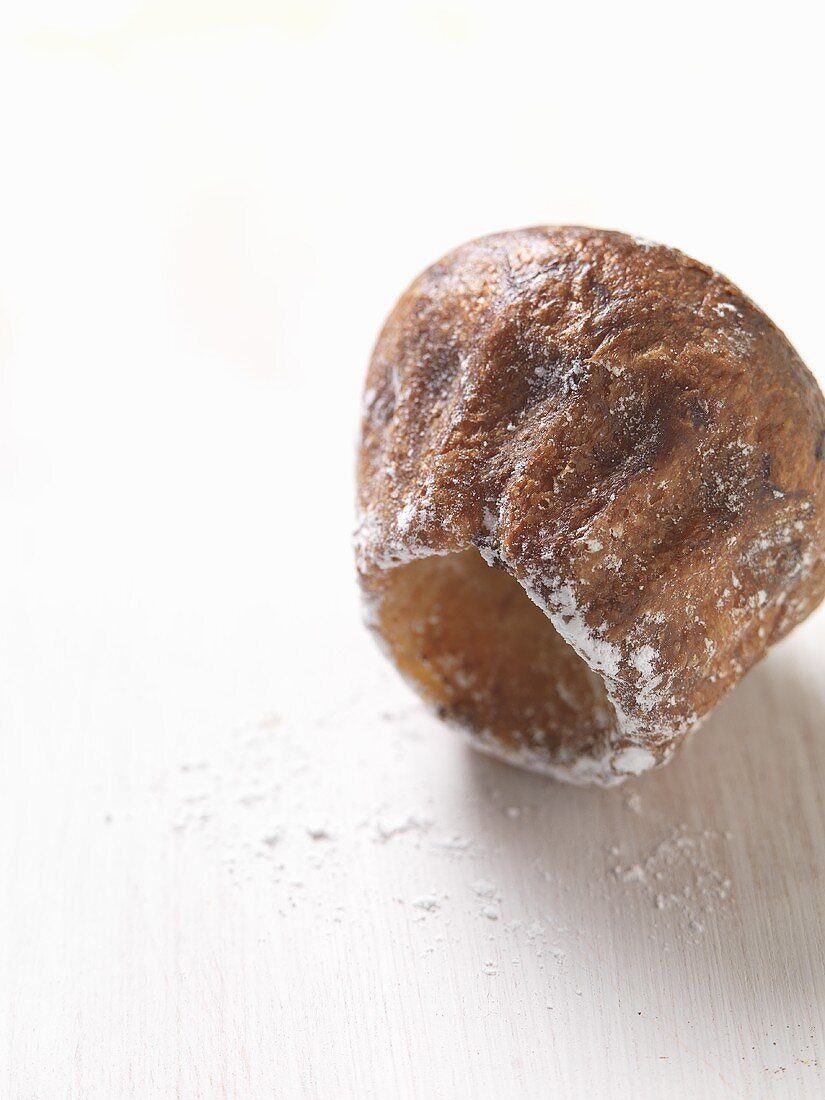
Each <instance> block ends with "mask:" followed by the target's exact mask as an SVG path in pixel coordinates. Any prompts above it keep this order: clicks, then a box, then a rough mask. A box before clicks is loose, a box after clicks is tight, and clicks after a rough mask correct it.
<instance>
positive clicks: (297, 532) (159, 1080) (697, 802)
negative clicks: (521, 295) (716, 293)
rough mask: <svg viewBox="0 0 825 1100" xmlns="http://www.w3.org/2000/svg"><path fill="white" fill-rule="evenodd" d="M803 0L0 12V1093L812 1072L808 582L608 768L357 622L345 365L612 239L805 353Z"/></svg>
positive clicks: (810, 226)
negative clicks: (485, 753) (463, 301)
mask: <svg viewBox="0 0 825 1100" xmlns="http://www.w3.org/2000/svg"><path fill="white" fill-rule="evenodd" d="M813 19H814V5H811V4H809V3H785V4H782V5H770V6H761V5H758V4H753V3H751V4H747V5H745V4H724V3H713V4H708V3H691V4H684V5H669V4H662V3H656V4H649V5H648V4H643V3H638V2H637V3H631V4H618V3H617V4H609V5H608V4H605V5H596V4H582V3H574V2H569V3H566V4H564V5H552V4H542V5H535V6H528V5H522V4H519V3H509V4H508V3H501V2H498V3H495V4H493V3H490V4H471V3H469V2H462V0H454V2H448V0H438V2H431V3H430V2H423V3H416V4H412V3H401V4H394V3H391V2H387V0H384V2H382V3H378V2H375V3H368V2H363V3H359V2H350V3H344V2H336V0H279V2H271V3H264V2H263V0H260V2H255V0H211V2H204V0H150V2H144V3H140V2H137V0H135V2H127V0H72V2H71V3H67V2H63V0H53V2H50V3H45V2H43V0H29V2H26V3H19V4H6V5H4V6H3V9H2V15H0V151H2V162H0V514H2V523H3V526H2V539H0V753H1V754H2V762H1V763H0V1095H2V1096H3V1097H10V1098H14V1100H16V1098H18V1097H19V1098H27V1100H29V1098H38V1100H39V1098H47V1100H51V1098H52V1097H54V1098H58V1097H59V1098H63V1097H71V1098H81V1100H86V1098H94V1100H96V1098H101V1100H116V1098H119V1097H141V1098H149V1097H169V1096H180V1097H185V1098H189V1097H224V1096H226V1097H250V1098H259V1097H276V1096H277V1097H285V1098H289V1100H291V1098H293V1097H322V1098H327V1097H335V1098H349V1097H357V1098H360V1097H367V1096H374V1097H382V1098H383V1097H392V1098H403V1097H414V1098H426V1100H429V1098H431V1097H458V1098H464V1097H466V1098H471V1097H472V1098H488V1097H490V1098H497V1097H510V1096H513V1097H516V1096H517V1097H520V1098H525V1097H526V1098H533V1097H542V1098H544V1097H553V1098H555V1097H564V1098H567V1097H583V1098H584V1097H587V1098H591V1097H597V1098H600V1100H601V1098H613V1097H617V1098H618V1097H642V1098H645V1097H676V1098H681V1097H689V1098H691V1100H693V1098H696V1097H701V1098H704V1097H710V1098H716V1097H720V1098H721V1097H725V1098H727V1097H747V1098H752V1097H763V1096H764V1097H783V1098H784V1097H794V1098H795V1097H819V1096H821V1095H822V1094H823V1091H824V1090H825V1073H824V1072H823V1064H825V1033H823V1028H825V953H824V952H823V946H824V941H825V934H823V927H825V887H823V880H822V871H821V868H822V862H823V857H825V841H824V840H823V829H825V805H823V799H822V794H821V792H822V789H823V778H824V777H825V744H823V732H824V731H823V724H825V721H824V720H825V684H823V680H825V677H823V671H822V656H821V654H822V645H823V642H825V622H823V613H821V612H820V613H819V615H817V616H815V617H814V618H813V619H812V620H810V621H809V623H807V624H806V625H805V626H804V627H802V628H801V629H800V630H799V631H798V632H797V633H796V634H795V635H794V637H793V638H792V639H791V640H789V641H788V642H787V643H786V644H785V645H784V646H783V647H781V649H780V651H779V652H777V653H776V654H775V655H773V656H772V657H771V658H770V659H769V660H768V661H767V662H766V663H765V664H764V665H763V666H761V667H760V668H759V669H758V670H757V671H755V672H754V673H753V674H752V675H751V676H750V677H749V678H748V680H747V682H746V683H744V684H743V685H742V686H741V687H740V689H739V690H738V691H737V692H736V693H735V695H734V697H732V698H731V700H730V701H729V702H728V703H726V704H725V705H724V707H723V708H722V709H721V710H720V712H719V713H718V715H717V716H715V717H714V718H713V719H712V721H711V722H709V724H708V725H707V727H706V728H705V729H704V730H703V731H702V732H701V733H700V734H699V735H697V737H696V738H695V740H694V742H693V743H692V744H691V745H690V746H689V747H688V749H687V750H686V751H685V752H684V753H683V754H682V756H681V757H680V758H679V759H677V760H676V761H675V762H674V763H673V764H672V766H670V767H669V768H668V769H666V770H664V771H662V772H660V773H657V774H655V775H652V776H649V777H647V778H644V779H642V780H640V781H638V782H636V783H635V784H633V785H627V786H625V787H624V788H622V789H621V790H619V791H612V792H592V791H578V790H574V789H567V788H563V787H559V786H557V785H554V784H552V783H550V782H547V781H545V780H542V779H539V778H537V777H533V776H530V775H526V774H522V773H519V772H516V771H513V770H511V769H508V768H506V767H504V766H502V765H499V764H496V763H493V762H491V761H488V760H485V759H483V758H479V757H477V756H476V755H475V754H473V753H471V752H470V751H468V750H467V749H466V748H464V746H463V745H462V744H460V743H459V742H458V741H457V740H456V739H455V738H454V736H453V735H452V734H450V733H448V732H447V731H445V730H443V729H441V728H440V727H439V726H438V724H437V723H436V722H434V721H433V720H431V719H429V718H428V717H426V716H425V714H424V713H423V711H422V709H421V708H420V706H419V704H418V703H417V701H416V700H415V699H414V698H413V697H412V696H411V695H410V694H409V692H408V691H407V690H406V689H405V688H404V687H403V686H401V685H400V684H399V683H398V681H397V679H396V678H395V675H394V673H393V671H392V670H391V669H390V668H389V667H388V666H387V665H386V664H385V663H384V661H383V659H382V657H381V656H380V654H379V653H378V651H377V650H376V649H375V647H374V646H373V644H372V642H371V641H370V639H369V638H368V637H366V635H365V633H364V631H363V629H362V628H361V626H360V623H359V621H358V610H357V601H356V598H355V591H354V585H353V580H352V565H351V556H350V549H349V535H350V528H351V522H352V512H351V497H352V484H351V482H352V468H353V455H354V443H355V438H356V425H357V416H358V406H359V388H360V382H361V378H362V375H363V371H364V369H365V365H366V362H367V359H368V356H369V352H370V347H371V343H372V341H373V339H374V337H375V334H376V332H377V329H378V327H379V325H380V323H381V321H382V319H383V317H384V315H385V314H386V312H387V311H388V310H389V308H390V307H391V305H392V303H393V301H394V299H395V297H396V296H397V294H398V293H399V292H400V291H401V290H402V289H403V287H404V286H405V285H406V283H407V282H409V280H410V279H411V278H412V277H413V276H414V275H415V274H416V273H417V271H418V270H420V269H421V268H422V267H424V266H425V265H426V264H427V263H429V262H431V261H432V260H433V259H434V258H436V257H437V256H438V255H440V254H441V253H443V252H444V251H446V250H447V249H448V248H450V247H452V246H454V245H455V244H458V243H460V242H461V241H462V240H464V239H466V238H468V237H471V236H475V235H479V234H482V233H485V232H489V231H493V230H497V229H502V228H508V227H517V226H520V225H527V224H535V223H557V222H577V223H585V224H595V225H601V226H608V227H614V228H620V229H625V230H628V231H630V232H633V233H635V234H640V235H644V236H648V237H652V238H655V239H659V240H663V241H665V242H667V243H669V244H672V245H676V246H678V247H681V248H683V249H684V250H686V251H688V252H690V253H691V254H693V255H695V256H697V257H698V258H700V259H702V260H705V261H706V262H709V263H711V264H713V265H714V266H716V267H718V268H720V269H721V270H723V271H724V272H725V273H726V274H728V275H729V276H730V277H731V278H733V279H734V281H736V282H738V283H739V284H740V285H742V286H743V288H744V289H745V290H746V291H747V292H748V293H749V294H751V295H752V296H753V297H754V298H755V299H756V300H757V301H758V302H759V303H760V304H761V305H762V306H763V307H764V308H765V309H766V310H767V311H768V312H769V313H770V314H771V315H772V316H773V317H774V319H775V320H776V321H777V322H778V323H779V324H780V326H781V327H783V328H784V329H785V331H786V332H787V333H788V335H789V336H790V338H791V339H792V341H793V342H794V343H795V344H796V346H797V348H798V349H799V351H800V353H801V354H802V356H803V358H805V359H806V361H807V362H808V363H809V364H810V366H811V367H812V369H814V370H815V371H817V370H819V371H820V378H822V377H823V374H822V363H823V351H825V346H824V345H823V336H822V319H821V314H822V304H821V297H822V277H821V261H820V257H821V256H822V254H823V251H825V231H823V221H822V201H821V195H822V164H821V147H822V99H823V82H822V65H821V56H820V54H821V38H820V36H819V34H818V32H817V31H816V29H815V26H814V22H813Z"/></svg>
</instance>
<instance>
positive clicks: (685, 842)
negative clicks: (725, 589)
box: [466, 645, 825, 1028]
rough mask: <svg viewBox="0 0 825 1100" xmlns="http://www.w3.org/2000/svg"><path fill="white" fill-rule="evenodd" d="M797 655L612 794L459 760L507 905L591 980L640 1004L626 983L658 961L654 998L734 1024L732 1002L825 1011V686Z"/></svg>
mask: <svg viewBox="0 0 825 1100" xmlns="http://www.w3.org/2000/svg"><path fill="white" fill-rule="evenodd" d="M798 652H799V653H801V649H800V650H799V651H797V649H796V648H795V647H794V646H793V645H791V646H789V647H781V648H780V651H779V652H775V653H774V654H772V655H771V656H770V657H769V658H768V659H767V660H766V661H764V662H763V663H762V664H761V665H760V666H758V667H757V668H756V669H754V670H753V672H751V673H750V675H749V676H747V677H746V678H745V679H744V680H743V682H742V683H741V684H740V685H739V686H738V687H737V689H736V690H735V691H734V692H733V693H732V694H731V696H730V697H729V698H728V699H727V700H726V701H725V702H724V703H723V704H722V706H721V707H720V708H719V709H718V711H717V712H716V713H715V714H714V715H713V717H712V718H710V719H709V720H708V722H707V723H706V724H705V726H704V727H703V728H701V729H700V730H699V731H698V732H697V733H696V734H695V735H694V736H693V737H692V739H690V740H689V741H688V743H687V744H686V745H684V746H683V747H682V749H681V751H680V752H679V753H678V754H677V755H676V756H675V757H674V758H673V760H672V762H671V763H670V764H668V765H667V766H666V767H664V768H662V769H660V770H658V771H656V772H652V773H648V774H647V775H645V776H643V777H641V778H639V779H636V780H630V781H628V782H627V783H625V784H624V785H623V786H621V787H618V788H613V789H610V790H598V789H592V788H575V787H570V786H566V785H564V784H560V783H556V782H554V781H552V780H547V779H545V778H543V777H541V776H539V775H533V774H530V773H527V772H523V771H520V770H519V769H516V768H514V767H511V766H509V765H507V764H505V763H503V762H499V761H497V760H494V759H492V758H490V757H487V756H484V755H482V754H480V753H476V752H474V751H472V750H468V753H467V769H466V781H467V783H468V785H469V786H470V787H471V788H472V789H473V791H474V794H475V798H474V800H473V805H474V807H475V809H474V812H475V813H476V814H477V815H479V819H480V820H479V826H480V827H481V828H482V829H483V834H484V835H485V837H487V838H489V840H490V843H491V844H492V845H493V846H494V847H493V853H492V855H493V858H494V860H495V861H496V865H497V867H499V868H500V873H501V877H502V879H503V880H504V885H502V894H503V896H504V898H505V901H506V899H507V897H508V896H513V895H515V896H516V897H517V898H518V899H519V905H520V906H522V907H525V906H526V908H527V909H530V908H532V909H534V910H536V911H539V910H540V911H541V912H543V913H549V914H552V915H553V920H554V921H555V922H556V923H557V924H558V926H559V927H562V928H566V929H574V930H577V939H576V947H575V951H574V952H573V954H574V955H575V956H576V957H577V958H578V959H579V962H580V964H581V966H582V967H583V968H584V969H585V970H588V969H589V970H591V971H593V972H597V973H598V974H599V975H600V978H599V981H600V982H602V983H604V984H608V985H609V984H610V983H611V982H612V983H613V984H614V986H615V987H616V988H617V989H618V988H619V987H621V988H622V989H623V990H624V991H625V994H626V995H627V993H628V991H629V992H630V993H631V994H632V993H633V992H636V993H637V994H638V996H639V998H640V1001H644V1000H645V999H646V1000H647V1001H648V1002H649V1000H650V986H649V984H645V982H644V981H642V977H641V976H642V975H648V977H649V975H650V973H651V965H650V964H651V956H652V954H655V955H657V956H658V959H659V961H661V958H662V957H663V956H665V955H666V957H667V967H666V968H664V969H663V971H662V973H663V975H666V977H667V981H668V983H670V988H669V989H663V997H665V998H668V997H670V998H671V1001H672V998H673V997H678V996H680V995H682V996H685V997H686V999H687V1001H688V1002H689V1004H690V1006H691V1011H692V1012H694V1014H696V1013H701V1012H706V1013H707V1014H708V1016H709V1017H710V1018H712V1019H714V1020H718V1019H719V1018H725V1019H727V1020H729V1021H730V1022H731V1026H733V1027H734V1028H736V1027H739V1026H741V1027H742V1028H744V1027H745V1021H744V1016H742V1013H743V1012H744V1011H745V1010H744V1008H743V1006H742V1005H741V1004H739V1003H735V1002H733V1001H732V1000H730V997H731V994H730V990H731V989H739V990H742V989H747V998H748V1003H749V1004H750V1006H751V1008H752V1009H753V1010H754V1012H755V1018H759V1013H760V1012H761V1013H764V1012H767V1013H768V1015H771V1014H775V1015H776V1017H777V1019H779V1018H784V1016H787V1017H788V1019H796V1018H798V1017H799V1016H800V1015H804V1013H805V1012H806V1011H808V1012H809V1011H810V1006H811V1005H812V1004H822V1003H825V967H823V959H824V958H825V936H823V932H822V930H823V928H825V890H824V889H823V885H822V880H821V877H820V867H821V865H822V863H823V862H824V861H825V801H824V800H823V799H822V798H821V797H820V793H819V792H820V789H821V787H822V780H823V779H825V738H823V737H822V736H821V735H822V732H823V726H825V684H820V683H818V682H817V679H820V680H821V679H822V678H821V676H820V677H819V678H816V676H815V674H814V675H813V676H810V675H809V676H806V675H805V668H804V665H802V664H801V663H800V662H799V661H798V660H797V656H798ZM814 673H815V670H814ZM504 915H510V914H504ZM657 965H658V962H657ZM647 1007H649V1006H647Z"/></svg>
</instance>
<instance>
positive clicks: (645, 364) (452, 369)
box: [355, 227, 825, 783]
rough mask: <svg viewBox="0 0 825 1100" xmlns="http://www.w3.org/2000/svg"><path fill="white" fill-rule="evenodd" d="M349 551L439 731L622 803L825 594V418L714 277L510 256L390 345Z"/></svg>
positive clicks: (615, 242)
mask: <svg viewBox="0 0 825 1100" xmlns="http://www.w3.org/2000/svg"><path fill="white" fill-rule="evenodd" d="M355 541H356V559H357V565H358V572H359V579H360V584H361V588H362V592H363V595H364V598H365V602H366V607H367V618H368V622H369V623H370V625H371V627H372V629H373V630H374V631H375V632H376V634H377V635H378V636H379V638H380V640H381V641H382V643H383V644H384V646H385V648H386V649H387V651H388V653H389V655H390V656H391V658H392V660H393V661H394V662H395V664H396V665H397V666H398V668H399V669H400V671H401V672H402V673H403V674H404V675H405V677H406V678H407V679H408V680H409V681H410V682H411V683H412V684H413V686H414V687H415V688H416V690H417V691H418V692H419V693H420V694H421V695H422V696H423V697H424V698H425V699H426V700H427V701H428V702H429V703H431V704H432V705H433V706H434V707H436V708H437V710H438V712H439V713H440V714H441V715H442V716H443V717H444V718H445V719H446V720H447V721H449V722H450V723H452V724H454V725H457V726H459V727H461V728H462V729H464V730H465V731H466V732H467V733H469V734H470V736H471V737H472V739H473V741H474V743H475V744H476V745H477V746H478V747H480V748H483V749H486V750H488V751H491V752H495V753H497V754H499V755H502V756H504V757H506V758H508V759H510V760H512V761H513V762H515V763H520V764H523V765H525V766H527V767H532V768H536V769H539V770H543V771H546V772H548V773H550V774H552V775H555V776H557V777H558V778H562V779H569V780H572V781H578V782H599V783H612V782H616V781H618V780H620V779H621V778H622V777H624V776H626V775H628V774H637V773H639V772H641V771H645V770H647V769H648V768H650V767H653V766H655V765H657V764H660V763H662V762H663V761H664V760H666V759H667V758H668V756H669V755H670V754H671V752H672V751H673V749H674V748H675V747H676V746H677V745H678V743H679V742H680V740H681V739H682V738H683V737H684V736H685V734H687V733H688V732H689V731H690V730H691V729H693V728H694V727H695V726H696V725H698V723H699V722H700V721H701V720H702V718H703V717H705V716H706V715H707V714H708V713H709V712H710V710H711V709H712V708H713V707H714V706H715V705H716V703H718V702H719V700H720V699H721V698H722V697H723V696H724V695H725V694H726V693H727V692H728V691H729V690H730V688H731V687H733V685H734V684H735V683H736V682H737V680H739V679H740V678H741V677H742V676H743V675H744V673H745V672H746V671H747V670H748V669H749V668H750V667H751V666H752V665H753V664H754V663H755V662H756V661H758V660H759V659H760V658H761V657H762V656H763V655H764V654H765V652H766V651H767V649H768V648H769V647H770V646H771V645H772V644H773V643H775V642H776V641H778V640H779V639H780V638H781V637H783V636H784V635H785V634H787V632H788V631H789V630H790V629H791V628H792V627H793V626H795V625H796V624H797V623H799V622H800V621H801V620H802V619H804V618H805V616H806V615H808V614H809V612H810V611H811V610H812V609H813V608H814V607H815V606H816V605H817V604H818V603H819V602H820V600H821V599H822V597H823V595H824V594H825V559H824V558H823V552H824V551H825V401H823V397H822V394H821V392H820V390H819V388H818V386H817V384H816V382H815V380H814V378H813V376H812V375H811V374H810V372H809V371H808V370H807V368H806V367H805V365H804V364H803V363H802V361H801V359H800V358H799V356H798V355H797V353H796V352H795V351H794V349H793V347H792V346H791V344H790V343H789V342H788V340H787V339H786V337H785V336H784V335H783V334H782V332H780V331H779V329H778V328H777V327H776V326H775V325H774V324H773V323H772V322H771V321H770V319H769V318H768V317H767V316H766V315H765V314H764V313H763V312H762V311H761V310H760V309H759V308H758V307H757V306H755V305H754V303H753V302H751V301H750V299H748V298H747V297H746V296H745V295H744V294H743V293H742V292H741V291H740V290H739V289H738V288H737V287H735V286H734V285H733V284H732V283H731V282H729V281H728V280H727V279H726V278H724V277H723V276H722V275H720V274H718V273H717V272H715V271H713V270H712V269H711V268H709V267H707V266H705V265H704V264H701V263H698V262H697V261H695V260H692V259H690V258H689V257H688V256H685V255H683V254H682V253H680V252H678V251H676V250H674V249H671V248H666V247H664V246H662V245H658V244H652V243H650V242H647V241H642V240H639V239H636V238H632V237H629V236H626V235H625V234H622V233H617V232H608V231H602V230H595V229H587V228H581V227H549V228H535V229H526V230H521V231H515V232H507V233H500V234H495V235H493V236H490V237H485V238H482V239H481V240H477V241H472V242H469V243H468V244H465V245H463V246H461V247H460V248H458V249H456V250H455V251H453V252H451V253H450V254H448V255H447V256H446V257H444V258H443V259H442V260H440V261H438V262H437V263H435V264H433V265H432V267H430V268H428V269H427V271H425V272H424V273H423V274H422V275H421V276H419V278H418V279H416V280H415V282H414V283H413V284H412V285H411V287H410V288H409V289H408V290H407V291H406V293H405V294H404V295H403V296H402V297H401V299H400V300H399V302H398V303H397V305H396V307H395V308H394V310H393V311H392V313H391V314H390V316H389V318H388V320H387V322H386V324H385V326H384V328H383V330H382V332H381V334H380V336H379V339H378V342H377V345H376V347H375V351H374V354H373V357H372V361H371V364H370V368H369V372H368V376H367V381H366V386H365V393H364V414H363V423H362V433H361V444H360V451H359V460H358V526H357V532H356V540H355ZM528 597H529V598H528Z"/></svg>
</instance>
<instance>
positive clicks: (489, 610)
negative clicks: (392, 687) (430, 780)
mask: <svg viewBox="0 0 825 1100" xmlns="http://www.w3.org/2000/svg"><path fill="white" fill-rule="evenodd" d="M382 589H383V592H382V601H381V610H380V617H381V623H380V626H381V633H382V634H383V636H384V638H385V639H386V641H387V643H388V644H389V646H390V648H391V650H392V655H393V658H394V660H395V662H396V664H397V666H398V668H399V669H400V670H401V672H402V673H403V674H404V675H405V676H406V677H407V678H408V679H409V680H411V681H412V682H413V683H414V685H415V686H416V687H417V689H418V690H419V691H420V692H421V694H422V695H423V696H424V697H425V698H426V699H428V701H429V702H430V703H432V704H433V705H434V706H435V707H436V708H437V709H438V711H439V713H440V714H441V715H442V716H443V717H444V718H446V719H448V720H451V721H453V722H456V723H458V724H460V725H462V726H464V727H466V728H467V729H469V730H470V731H471V732H474V733H476V734H477V735H481V736H483V737H485V738H489V737H492V738H494V739H495V740H496V741H498V742H500V743H502V745H503V746H504V747H507V748H510V749H515V750H518V749H524V748H536V749H544V750H550V751H551V752H554V753H555V752H558V751H559V750H560V749H562V748H563V747H564V746H565V744H569V746H570V748H571V751H574V752H575V755H576V756H579V755H581V754H584V753H591V752H594V751H596V749H597V747H598V746H605V745H607V742H608V737H609V734H610V733H611V731H615V727H616V718H615V713H614V711H613V708H612V706H611V705H610V703H609V701H608V698H607V693H606V691H605V688H604V684H603V683H602V680H601V679H600V677H599V676H597V675H596V674H595V673H594V672H592V671H591V669H590V668H589V667H588V665H587V664H586V663H585V661H584V660H583V659H582V658H581V657H579V655H578V654H577V653H576V652H575V650H574V649H573V648H572V647H571V646H570V645H568V643H567V642H565V641H564V639H563V638H562V637H561V636H560V635H559V634H558V632H557V631H556V629H555V627H554V626H553V624H552V622H551V621H550V619H549V618H548V617H547V616H546V615H545V614H544V612H543V611H541V609H540V608H538V607H537V606H536V605H535V604H534V603H533V602H532V601H531V600H530V599H529V597H528V596H527V594H526V593H525V591H524V589H523V588H522V587H521V585H520V584H519V583H518V581H516V580H515V578H513V577H512V576H510V574H509V573H507V572H506V571H505V570H504V569H500V568H491V567H490V566H488V565H487V563H486V562H485V561H484V559H483V558H482V557H481V555H480V554H479V552H478V551H477V550H476V549H475V548H471V549H468V550H464V551H462V552H460V553H457V554H449V555H445V556H439V557H430V558H423V559H420V560H417V561H413V562H410V563H408V564H405V565H403V566H399V567H398V568H396V569H394V570H392V571H391V572H389V573H388V574H386V575H385V577H384V579H383V581H382Z"/></svg>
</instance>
